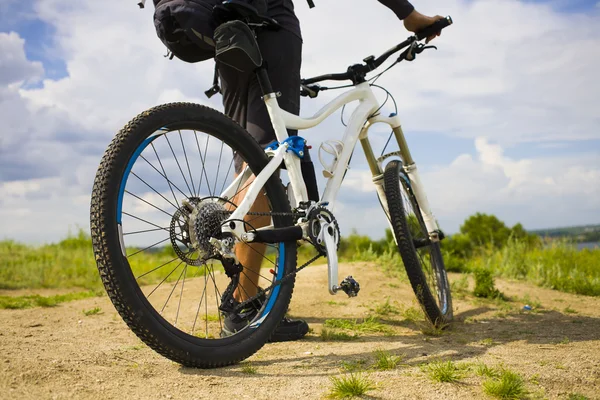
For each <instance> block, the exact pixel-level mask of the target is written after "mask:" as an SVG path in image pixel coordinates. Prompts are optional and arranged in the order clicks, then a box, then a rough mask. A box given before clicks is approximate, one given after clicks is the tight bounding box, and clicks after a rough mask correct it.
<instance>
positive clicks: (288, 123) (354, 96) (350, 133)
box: [220, 82, 439, 294]
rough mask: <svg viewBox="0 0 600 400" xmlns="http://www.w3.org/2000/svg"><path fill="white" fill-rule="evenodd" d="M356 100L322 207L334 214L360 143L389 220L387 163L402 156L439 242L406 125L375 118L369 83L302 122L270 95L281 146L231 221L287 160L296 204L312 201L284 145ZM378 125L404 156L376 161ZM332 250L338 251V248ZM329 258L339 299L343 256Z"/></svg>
mask: <svg viewBox="0 0 600 400" xmlns="http://www.w3.org/2000/svg"><path fill="white" fill-rule="evenodd" d="M356 100H358V101H359V105H358V106H357V107H356V109H355V110H354V112H353V113H352V115H351V117H350V120H349V122H348V125H347V127H346V131H345V133H344V137H343V139H342V143H343V144H344V146H343V149H342V151H341V153H340V154H339V155H338V157H337V162H336V164H335V166H334V168H333V170H332V171H330V172H331V176H330V177H329V178H328V181H327V185H326V187H325V191H324V193H323V196H322V197H321V200H320V204H322V205H324V206H326V207H327V208H328V209H330V210H332V209H333V208H334V205H335V202H336V198H337V194H338V191H339V189H340V186H341V183H342V179H343V177H344V173H345V172H346V169H347V168H348V164H349V161H350V156H351V155H352V151H353V150H354V148H355V146H356V143H357V142H358V141H359V140H360V142H361V145H362V147H363V150H364V152H365V156H366V158H367V162H368V164H369V168H370V170H371V173H372V175H373V182H374V183H375V185H376V189H377V194H378V195H379V198H380V200H381V203H382V206H383V208H384V212H385V213H386V215H387V216H388V221H389V212H388V206H387V200H386V196H385V193H384V190H383V170H382V161H383V160H384V159H385V158H387V157H389V156H394V155H396V156H400V157H401V159H402V161H403V167H404V170H405V172H406V174H407V175H408V177H409V179H410V184H411V188H412V191H413V193H414V195H415V197H416V199H417V201H418V204H419V207H420V210H421V214H422V216H423V220H424V222H425V225H426V227H427V230H428V232H429V235H430V238H431V239H432V240H437V232H438V230H439V228H438V226H437V223H436V220H435V218H434V216H433V214H432V212H431V209H430V207H429V202H428V201H427V197H426V196H425V192H424V190H423V185H422V184H421V180H420V178H419V173H418V171H417V167H416V164H415V163H414V161H413V159H412V157H411V155H410V152H409V149H408V145H407V144H406V140H405V138H404V134H403V132H402V128H401V126H400V119H399V118H398V117H397V116H390V117H384V116H381V115H375V116H372V115H373V114H374V113H375V112H376V111H377V110H379V107H380V105H379V103H378V101H377V99H376V98H375V95H374V93H373V91H372V89H371V86H370V85H369V83H368V82H364V83H359V84H357V85H356V86H354V87H353V88H352V89H350V90H348V91H347V92H345V93H342V94H341V95H339V96H338V97H336V98H335V99H333V100H332V101H330V102H329V103H328V104H327V105H325V106H324V107H323V108H321V110H319V111H318V112H317V113H316V114H315V115H313V116H312V117H310V118H302V117H299V116H296V115H293V114H291V113H289V112H287V111H285V110H282V109H281V108H280V107H279V104H278V102H277V95H276V94H275V93H271V94H268V95H266V96H264V101H265V104H266V106H267V110H268V112H269V116H270V118H271V122H272V124H273V127H274V129H275V135H276V136H277V140H278V142H279V147H278V148H277V149H276V150H267V154H269V155H270V156H271V157H272V158H271V160H270V161H269V163H268V164H267V166H266V167H265V168H264V169H263V170H262V171H261V172H260V173H259V174H258V175H257V176H256V179H255V180H254V181H253V182H252V183H251V184H250V185H249V187H248V191H247V193H246V196H245V197H244V199H243V200H242V202H241V203H240V204H239V205H238V207H237V208H236V210H235V211H234V212H233V214H232V215H231V216H230V218H229V220H232V221H233V220H238V221H239V220H242V219H243V218H244V217H245V215H246V214H247V213H248V211H249V210H250V207H251V206H252V204H253V203H254V201H255V200H256V197H257V196H258V194H259V193H260V191H261V189H262V187H263V186H264V185H265V183H266V182H267V180H268V179H269V178H270V177H271V175H272V174H273V173H275V172H276V171H277V169H278V168H279V166H280V165H281V161H282V160H283V162H284V163H285V166H286V168H287V171H288V174H289V180H290V184H291V186H292V191H293V195H294V199H295V204H300V202H306V201H308V194H307V190H306V185H305V183H304V179H303V177H302V172H301V167H300V158H299V157H298V156H297V155H296V154H295V153H294V152H292V151H288V150H289V145H288V143H287V142H284V141H285V139H287V138H288V137H289V136H288V133H287V128H290V129H299V130H302V129H308V128H312V127H315V126H317V125H319V124H320V123H321V122H323V121H324V120H325V119H326V118H327V117H329V116H330V115H331V114H333V113H334V112H335V111H336V110H338V109H339V108H341V107H342V106H344V105H345V104H348V103H350V102H352V101H356ZM375 123H385V124H388V125H389V126H390V127H391V128H392V130H393V132H394V135H395V137H396V140H397V142H398V145H399V148H400V151H399V152H393V153H389V154H387V155H384V156H382V157H380V158H378V159H376V158H375V156H374V154H373V150H372V148H371V145H370V142H369V139H368V130H369V128H370V127H371V126H372V125H373V124H375ZM250 176H251V173H250V172H249V169H246V170H245V171H244V172H243V173H241V174H240V175H238V177H237V178H236V179H235V180H234V181H233V182H232V183H231V185H229V187H228V188H227V189H225V191H224V192H223V193H222V194H221V196H220V197H222V198H232V197H233V196H234V195H235V194H236V188H239V187H240V184H241V183H243V182H245V181H246V180H248V179H249V178H250ZM232 226H233V228H232ZM232 226H230V224H226V223H224V224H223V225H222V231H223V232H224V233H225V232H227V233H231V234H233V235H234V237H236V238H237V239H238V240H241V238H242V237H243V236H242V235H244V234H245V233H246V232H245V230H244V225H243V224H233V225H232ZM392 231H393V230H392ZM325 240H326V241H327V240H331V238H329V239H328V238H327V236H326V237H325ZM331 248H335V247H334V246H332V247H331ZM333 253H335V252H333ZM327 258H328V265H329V274H328V275H329V283H328V285H329V292H330V293H331V294H335V293H336V292H337V290H338V289H339V288H338V287H337V282H338V273H337V255H336V254H327Z"/></svg>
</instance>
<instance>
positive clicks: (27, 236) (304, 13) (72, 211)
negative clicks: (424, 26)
mask: <svg viewBox="0 0 600 400" xmlns="http://www.w3.org/2000/svg"><path fill="white" fill-rule="evenodd" d="M346 1H355V2H357V3H358V2H359V1H360V4H361V7H363V8H361V9H362V10H364V12H361V13H360V15H357V13H356V12H354V11H353V10H355V9H356V8H353V7H348V8H344V9H340V8H339V7H337V5H336V2H335V1H333V0H329V1H322V2H320V4H318V6H317V7H316V8H314V9H312V10H309V9H308V7H307V6H306V4H305V3H304V2H303V0H297V1H295V5H296V10H297V13H298V15H299V18H300V20H301V22H302V29H303V36H304V60H303V70H302V72H303V75H304V76H310V75H317V74H321V73H325V72H336V71H337V70H344V69H345V68H346V66H347V65H348V64H350V63H354V62H357V61H359V60H361V59H362V58H364V57H365V56H367V55H369V54H377V53H380V52H382V51H383V50H385V49H387V48H389V47H390V46H392V45H393V44H395V43H396V42H398V41H400V40H402V39H404V38H405V37H406V36H407V33H406V31H404V29H403V27H402V25H401V23H400V22H399V21H397V20H396V19H395V16H394V15H393V14H392V13H390V12H389V11H387V10H386V9H385V8H384V7H383V6H381V5H380V4H379V3H377V2H376V1H375V0H373V1H372V3H373V6H372V7H369V8H368V9H367V8H365V6H364V4H365V3H367V2H366V1H365V0H346ZM414 4H415V6H416V7H417V9H419V10H420V11H422V12H423V13H427V14H443V15H446V14H450V15H452V17H453V18H454V21H455V25H454V26H452V27H450V28H448V29H447V31H445V32H444V34H443V35H442V36H441V37H440V38H438V39H437V40H436V44H437V45H438V47H439V50H438V51H437V52H430V53H425V54H423V55H422V56H421V57H420V59H418V60H417V61H416V62H414V63H410V64H408V63H407V64H406V65H402V64H401V65H399V66H398V67H396V68H394V69H392V70H391V71H390V72H388V73H387V74H386V75H384V76H383V77H382V78H381V79H380V80H379V81H378V83H379V84H381V85H383V86H385V87H386V88H387V89H389V90H391V91H392V92H393V93H394V94H395V97H396V100H397V101H398V104H399V106H400V111H399V115H400V117H401V118H402V121H403V126H404V129H405V132H406V134H407V138H408V140H409V145H410V147H411V150H412V152H413V155H414V156H415V159H416V160H417V162H418V164H419V168H420V170H421V171H422V172H423V180H424V182H425V184H426V189H427V193H428V195H429V197H430V201H431V203H432V205H433V208H434V213H435V214H436V217H437V218H438V220H439V221H440V222H441V224H442V227H443V228H446V230H448V231H450V232H455V231H456V230H457V229H458V227H459V225H460V223H461V222H462V221H463V220H464V219H465V218H466V217H467V216H468V215H470V214H472V213H474V212H477V211H482V212H488V213H494V214H496V215H498V216H499V217H500V218H501V219H503V220H505V221H506V222H507V223H510V224H513V223H516V222H522V223H523V224H524V225H525V226H526V227H527V228H531V229H537V228H546V227H554V226H562V225H569V224H584V223H600V202H598V201H597V199H598V198H600V113H599V112H598V111H597V110H600V94H599V93H600V83H599V82H598V79H597V71H598V70H600V32H599V31H598V29H597V26H598V24H599V23H600V3H599V2H597V1H587V0H572V1H566V0H553V1H538V0H530V1H517V0H448V1H445V2H439V1H433V0H423V1H415V2H414ZM332 15H335V16H336V17H335V18H331V16H332ZM352 24H355V25H356V28H352V29H348V27H349V26H353V25H352ZM0 49H1V50H2V51H1V52H0V118H2V120H3V124H4V126H5V129H4V130H3V131H2V133H0V217H1V218H2V220H3V221H4V222H3V224H2V226H1V227H0V239H3V238H14V239H17V240H21V241H25V242H31V243H41V242H49V241H55V240H58V239H59V238H61V237H63V236H64V235H65V234H66V233H67V231H68V230H69V229H75V228H76V227H78V226H81V227H83V228H86V229H87V226H88V219H89V216H88V210H89V193H90V191H91V184H92V181H93V177H94V174H95V170H96V168H97V165H98V161H99V159H100V157H101V155H102V152H103V150H104V148H106V146H107V144H108V143H109V141H110V139H111V138H112V136H113V135H114V133H115V132H116V131H117V130H118V129H119V128H120V127H122V126H123V125H124V124H125V123H126V122H127V121H128V120H129V119H131V118H132V117H133V116H135V115H136V114H137V113H139V112H140V111H142V110H144V109H147V108H149V107H151V106H153V105H155V104H158V103H164V102H168V101H176V100H189V101H195V102H199V103H203V104H207V105H210V106H212V107H215V108H217V109H220V108H221V106H220V98H213V99H211V100H207V99H206V98H205V97H204V96H203V93H202V92H203V90H205V89H206V88H207V87H208V86H210V81H211V79H212V72H211V71H212V65H211V64H210V63H203V64H195V65H190V64H185V63H183V62H178V61H167V60H165V59H164V58H163V57H162V55H163V54H164V47H163V46H162V44H161V43H160V42H159V40H158V39H157V38H156V35H155V33H154V27H153V25H152V7H147V8H146V10H138V8H137V6H136V2H135V1H133V0H130V1H123V0H107V1H104V2H96V1H92V0H81V1H79V2H77V3H73V2H71V1H67V0H44V1H33V0H32V1H28V2H23V1H17V0H5V1H3V2H2V4H0ZM333 95H334V93H325V94H324V95H323V96H321V97H319V98H318V99H316V100H310V101H308V100H306V99H303V100H302V113H303V114H311V113H313V112H315V111H316V110H318V108H320V107H321V106H322V105H324V104H325V102H326V100H328V99H329V98H331V97H332V96H333ZM388 111H391V110H388ZM347 115H348V114H347ZM342 132H343V127H342V126H341V124H340V123H339V114H338V115H336V116H334V117H333V118H331V119H330V120H329V121H327V122H326V123H325V124H323V125H322V126H320V127H319V128H317V129H315V130H314V131H309V132H307V133H305V134H304V136H305V137H306V138H308V139H309V141H311V142H312V143H313V146H314V147H315V148H317V147H318V145H319V143H320V141H322V140H326V139H333V138H340V137H341V134H342ZM372 138H373V142H374V145H375V147H377V145H381V144H382V143H383V141H385V139H387V133H386V131H385V129H383V130H382V129H379V130H375V131H374V132H373V136H372ZM359 153H360V152H358V151H357V154H356V156H355V158H354V159H353V163H352V166H351V170H350V172H349V173H348V178H347V182H346V185H347V186H346V187H345V188H344V189H343V190H342V191H341V193H340V206H339V213H340V217H339V218H340V220H341V221H343V222H342V223H341V228H342V232H343V233H348V232H350V231H351V230H353V229H355V230H358V231H359V232H361V233H365V234H369V235H371V236H373V237H379V236H381V235H382V234H383V230H384V229H385V221H384V220H383V217H382V216H381V212H380V211H379V210H378V204H377V200H376V197H375V195H374V192H373V189H372V187H371V186H369V179H370V178H369V176H368V169H367V167H366V165H365V163H364V157H363V156H362V155H360V154H359ZM320 183H321V184H323V181H322V180H321V182H320ZM357 207H358V208H359V209H361V210H363V211H364V212H363V213H361V215H364V217H360V218H355V217H354V214H352V212H353V210H355V209H356V208H357ZM349 215H353V218H349V217H346V218H344V216H349Z"/></svg>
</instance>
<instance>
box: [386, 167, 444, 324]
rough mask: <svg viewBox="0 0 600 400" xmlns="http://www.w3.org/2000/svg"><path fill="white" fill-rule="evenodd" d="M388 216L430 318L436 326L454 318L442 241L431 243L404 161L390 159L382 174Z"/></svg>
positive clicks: (405, 265)
mask: <svg viewBox="0 0 600 400" xmlns="http://www.w3.org/2000/svg"><path fill="white" fill-rule="evenodd" d="M383 181H384V184H383V185H384V192H385V196H386V198H387V205H388V212H389V215H388V218H389V219H390V223H391V226H392V231H393V233H394V238H395V239H396V244H397V246H398V250H399V252H400V256H401V257H402V261H403V263H404V267H405V268H406V273H407V275H408V279H409V280H410V284H411V286H412V288H413V290H414V292H415V294H416V296H417V300H418V301H419V303H420V304H421V307H422V308H423V310H424V311H425V314H426V316H427V319H429V321H431V323H433V324H434V325H435V326H438V327H439V326H443V325H444V324H446V323H448V322H450V321H451V320H452V298H451V295H450V287H449V284H448V276H447V274H446V269H445V268H444V260H443V258H442V253H441V251H440V243H439V242H431V241H430V240H429V234H428V232H427V228H426V226H425V222H424V221H423V217H422V215H421V210H420V208H419V204H418V202H417V199H416V197H415V196H414V193H413V191H412V187H411V184H410V179H409V178H408V176H407V175H406V173H405V172H404V170H403V169H402V163H401V162H399V161H395V160H394V161H391V162H390V163H389V164H387V165H386V167H385V172H384V174H383Z"/></svg>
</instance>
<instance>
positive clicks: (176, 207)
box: [131, 171, 179, 210]
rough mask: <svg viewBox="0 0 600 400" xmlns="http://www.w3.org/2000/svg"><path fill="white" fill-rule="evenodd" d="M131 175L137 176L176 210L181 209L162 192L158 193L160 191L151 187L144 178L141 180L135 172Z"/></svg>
mask: <svg viewBox="0 0 600 400" xmlns="http://www.w3.org/2000/svg"><path fill="white" fill-rule="evenodd" d="M131 174H132V175H133V176H135V177H136V178H138V179H139V180H140V181H142V182H143V183H144V184H145V185H146V186H148V187H149V188H150V189H152V191H153V192H154V193H156V194H157V195H159V196H160V197H162V198H163V199H165V201H166V202H167V203H169V204H170V205H172V206H173V207H174V208H175V209H176V210H177V209H179V207H178V206H176V205H175V204H173V203H171V202H170V201H169V200H168V199H167V198H166V197H165V196H163V195H162V194H161V193H160V192H158V190H156V189H154V188H153V187H152V186H150V184H149V183H148V182H146V181H145V180H143V179H142V178H140V177H139V176H138V175H137V174H136V173H135V172H133V171H131Z"/></svg>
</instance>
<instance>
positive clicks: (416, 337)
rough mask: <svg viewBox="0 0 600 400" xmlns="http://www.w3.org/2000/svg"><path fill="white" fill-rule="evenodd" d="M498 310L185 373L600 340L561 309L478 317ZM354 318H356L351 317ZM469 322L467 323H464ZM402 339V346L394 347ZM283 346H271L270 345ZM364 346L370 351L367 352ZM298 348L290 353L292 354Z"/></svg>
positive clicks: (288, 372)
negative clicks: (427, 328)
mask: <svg viewBox="0 0 600 400" xmlns="http://www.w3.org/2000/svg"><path fill="white" fill-rule="evenodd" d="M491 310H493V309H492V308H490V307H478V308H475V309H470V310H466V311H464V312H460V313H458V314H456V315H455V322H453V323H452V324H451V325H450V326H449V327H448V328H447V329H445V330H444V331H443V333H442V334H441V335H439V336H428V335H425V334H423V333H422V332H421V330H422V327H423V326H422V325H420V323H415V322H411V321H402V320H401V321H398V320H395V319H386V318H382V319H380V322H382V323H384V324H389V325H391V326H400V327H402V330H403V332H402V333H395V334H393V335H386V336H384V335H381V334H368V333H366V334H360V337H359V338H357V339H355V340H351V341H348V342H340V341H327V340H323V339H321V338H320V337H319V336H316V335H315V334H311V335H309V336H307V337H306V338H304V339H302V340H301V341H298V342H287V344H286V346H304V347H305V344H306V343H311V344H312V343H314V344H317V345H320V346H321V349H323V348H330V349H331V351H330V352H329V353H328V354H317V355H314V354H303V355H302V356H296V357H292V356H276V357H274V358H273V357H270V358H269V359H267V360H261V359H257V360H252V362H251V363H252V366H255V367H264V366H271V365H276V364H282V365H283V364H285V365H289V364H290V363H293V364H295V365H297V366H298V367H297V368H296V369H294V368H285V371H278V372H277V373H269V372H264V369H263V370H262V371H261V369H260V368H258V371H260V372H257V373H256V374H252V375H246V374H243V373H240V366H239V365H237V366H235V365H234V366H229V367H224V368H220V369H213V370H198V369H193V368H186V367H181V368H180V371H181V373H183V374H191V375H205V376H223V377H225V376H235V377H238V378H240V377H248V378H249V377H257V376H264V377H268V376H282V375H283V376H290V377H294V376H331V375H338V374H343V373H344V371H343V369H342V368H341V367H342V366H343V365H344V363H348V362H352V361H357V360H363V361H365V362H366V365H367V366H368V365H370V364H371V363H373V362H374V354H373V351H374V349H373V346H372V343H381V345H382V346H381V348H384V349H385V350H386V351H388V352H389V353H390V354H391V355H397V356H401V357H402V364H403V365H405V366H417V365H420V364H422V363H424V362H429V361H431V360H432V359H436V358H443V359H451V360H453V361H461V360H465V359H472V358H477V357H480V356H483V355H485V354H486V353H487V352H488V351H489V350H490V349H491V348H493V347H495V346H499V345H505V344H508V343H511V342H517V341H518V342H524V343H526V344H531V345H538V346H544V347H546V346H548V348H554V347H555V346H563V345H565V344H566V343H570V342H581V341H590V340H598V339H599V338H600V334H599V333H598V332H600V318H595V317H589V316H580V315H566V314H562V313H560V312H557V311H553V310H548V311H543V312H520V311H518V312H509V313H506V315H505V316H504V317H495V318H485V317H483V318H481V319H480V320H476V319H475V321H476V322H471V321H474V318H475V317H479V316H483V315H485V314H486V313H488V312H489V311H491ZM327 319H328V318H318V317H310V318H306V320H307V321H308V322H309V324H318V323H324V322H325V320H327ZM346 319H347V320H353V319H352V318H346ZM465 321H466V322H465ZM346 343H348V344H357V343H365V346H363V347H361V350H360V351H354V352H350V353H348V352H344V353H342V352H339V353H336V352H335V350H336V349H340V348H341V349H343V348H344V346H345V344H346ZM394 343H397V345H394ZM271 345H275V346H279V345H281V344H267V345H266V347H264V348H263V350H261V351H264V350H265V349H266V348H268V346H271ZM365 347H366V348H368V350H365ZM296 352H297V350H295V349H293V348H292V350H291V351H290V353H291V354H294V353H296ZM304 367H314V369H317V370H318V371H317V372H312V371H310V372H309V371H307V369H306V368H304Z"/></svg>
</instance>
